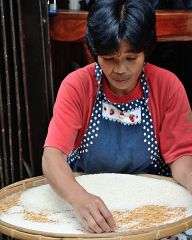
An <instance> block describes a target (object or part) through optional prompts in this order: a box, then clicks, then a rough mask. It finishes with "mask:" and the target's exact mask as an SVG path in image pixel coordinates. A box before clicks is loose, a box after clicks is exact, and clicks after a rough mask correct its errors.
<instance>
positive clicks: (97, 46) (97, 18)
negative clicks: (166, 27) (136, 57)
mask: <svg viewBox="0 0 192 240" xmlns="http://www.w3.org/2000/svg"><path fill="white" fill-rule="evenodd" d="M155 24H156V19H155V11H154V8H153V7H152V5H151V3H150V1H149V0H95V1H94V3H93V4H92V6H91V8H90V10H89V14H88V18H87V34H86V40H87V44H88V47H89V49H90V51H91V52H92V54H93V55H94V56H95V57H97V56H98V55H109V54H113V53H116V52H118V50H119V47H120V43H121V42H122V41H124V42H127V43H129V44H130V45H131V47H132V50H133V52H142V51H143V52H144V54H145V56H148V55H149V54H150V52H151V51H152V49H153V48H154V46H155V43H156V30H155Z"/></svg>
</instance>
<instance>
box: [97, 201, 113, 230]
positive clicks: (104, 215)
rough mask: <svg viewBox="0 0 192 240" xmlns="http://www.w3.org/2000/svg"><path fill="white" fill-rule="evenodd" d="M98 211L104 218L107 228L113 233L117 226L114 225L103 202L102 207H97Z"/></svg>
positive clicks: (110, 214)
mask: <svg viewBox="0 0 192 240" xmlns="http://www.w3.org/2000/svg"><path fill="white" fill-rule="evenodd" d="M99 211H100V213H101V214H102V216H103V217H104V218H105V221H106V222H107V224H108V226H109V227H110V230H111V231H113V232H114V231H115V230H116V228H117V226H116V223H115V220H114V218H113V215H112V213H111V212H110V211H109V209H108V208H107V207H106V205H105V203H104V202H103V204H102V205H99Z"/></svg>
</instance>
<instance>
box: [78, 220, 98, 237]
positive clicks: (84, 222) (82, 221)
mask: <svg viewBox="0 0 192 240" xmlns="http://www.w3.org/2000/svg"><path fill="white" fill-rule="evenodd" d="M79 220H80V222H81V225H82V226H83V227H84V228H85V230H86V231H88V232H90V233H95V232H94V231H93V230H92V229H90V228H89V226H88V224H87V221H86V220H84V219H83V218H80V219H79Z"/></svg>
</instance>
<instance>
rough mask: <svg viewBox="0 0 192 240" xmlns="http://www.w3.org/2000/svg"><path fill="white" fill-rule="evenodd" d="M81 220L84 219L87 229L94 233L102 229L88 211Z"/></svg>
mask: <svg viewBox="0 0 192 240" xmlns="http://www.w3.org/2000/svg"><path fill="white" fill-rule="evenodd" d="M83 220H84V221H86V224H87V226H88V229H90V230H91V231H93V232H95V233H102V232H103V229H102V228H100V226H99V225H98V224H97V222H96V221H95V220H94V218H93V217H92V215H91V214H90V213H86V214H85V215H84V217H83Z"/></svg>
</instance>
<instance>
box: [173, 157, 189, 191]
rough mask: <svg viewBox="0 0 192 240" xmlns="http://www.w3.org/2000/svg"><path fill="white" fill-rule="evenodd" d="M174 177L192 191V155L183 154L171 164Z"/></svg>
mask: <svg viewBox="0 0 192 240" xmlns="http://www.w3.org/2000/svg"><path fill="white" fill-rule="evenodd" d="M170 168H171V172H172V175H173V178H174V179H175V180H176V181H177V182H179V183H180V184H181V185H183V186H184V187H186V188H187V189H188V190H189V191H190V192H191V193H192V156H183V157H181V158H178V159H177V160H176V161H174V162H173V163H171V164H170Z"/></svg>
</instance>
